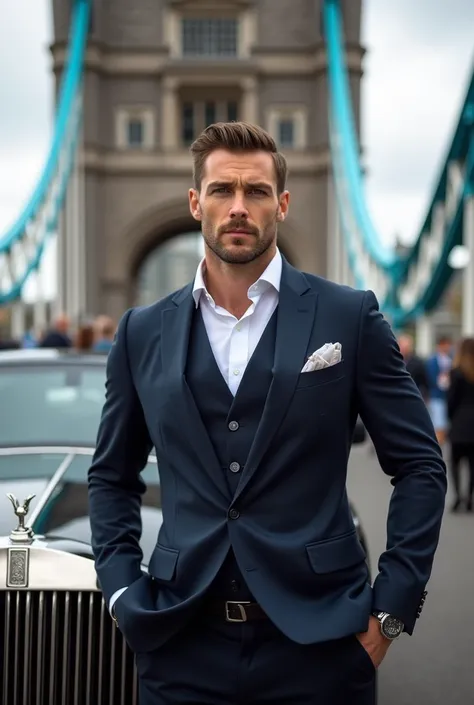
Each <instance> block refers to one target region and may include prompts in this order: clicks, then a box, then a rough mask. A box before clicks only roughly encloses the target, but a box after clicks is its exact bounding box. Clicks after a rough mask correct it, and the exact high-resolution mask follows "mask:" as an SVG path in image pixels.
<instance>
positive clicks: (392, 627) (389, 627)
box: [382, 615, 403, 639]
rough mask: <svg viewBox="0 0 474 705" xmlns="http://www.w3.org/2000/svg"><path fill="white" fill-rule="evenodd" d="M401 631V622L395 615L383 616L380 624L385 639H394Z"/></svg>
mask: <svg viewBox="0 0 474 705" xmlns="http://www.w3.org/2000/svg"><path fill="white" fill-rule="evenodd" d="M402 631H403V622H401V621H400V620H399V619H397V618H396V617H390V615H389V616H388V617H385V619H384V620H383V624H382V633H383V635H384V636H386V637H387V639H396V638H397V636H400V634H401V633H402Z"/></svg>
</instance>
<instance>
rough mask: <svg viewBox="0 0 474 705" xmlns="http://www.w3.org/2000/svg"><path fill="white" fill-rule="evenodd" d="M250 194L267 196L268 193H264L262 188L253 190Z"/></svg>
mask: <svg viewBox="0 0 474 705" xmlns="http://www.w3.org/2000/svg"><path fill="white" fill-rule="evenodd" d="M249 193H254V194H256V195H257V196H266V195H267V194H266V191H264V190H263V189H261V188H251V189H250V191H249Z"/></svg>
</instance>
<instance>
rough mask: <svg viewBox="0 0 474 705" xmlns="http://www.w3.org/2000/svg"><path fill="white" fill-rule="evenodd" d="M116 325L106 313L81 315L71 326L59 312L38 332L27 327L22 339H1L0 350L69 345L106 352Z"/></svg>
mask: <svg viewBox="0 0 474 705" xmlns="http://www.w3.org/2000/svg"><path fill="white" fill-rule="evenodd" d="M115 330H116V325H115V323H114V321H113V320H112V318H110V317H109V316H104V315H100V316H97V317H96V318H90V319H84V320H81V321H79V323H78V324H77V326H75V327H73V326H72V324H71V321H70V319H69V317H68V316H66V315H65V314H59V315H58V316H56V318H55V319H54V320H53V322H52V324H51V326H50V327H49V328H48V329H46V330H44V331H40V332H39V333H36V334H35V332H33V331H30V332H28V333H27V334H26V335H25V336H24V337H23V339H22V340H3V341H2V340H0V350H2V349H3V350H5V349H10V350H11V349H20V348H59V349H64V348H68V349H69V348H70V349H72V350H76V351H77V352H95V353H108V352H109V350H110V347H111V345H112V342H113V339H114V335H115Z"/></svg>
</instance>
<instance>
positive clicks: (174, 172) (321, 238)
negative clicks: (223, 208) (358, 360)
mask: <svg viewBox="0 0 474 705" xmlns="http://www.w3.org/2000/svg"><path fill="white" fill-rule="evenodd" d="M321 3H322V0H292V2H291V4H290V3H289V2H288V0H133V2H131V0H94V2H93V9H92V17H91V27H90V38H89V44H88V49H87V55H86V60H85V77H84V86H85V116H84V141H83V148H82V154H81V164H82V165H83V167H84V174H85V176H84V209H85V213H84V215H83V217H84V219H85V221H84V225H85V227H84V229H83V232H85V248H84V254H85V267H84V271H85V279H86V280H85V282H84V283H83V286H84V292H85V301H86V309H87V312H88V313H91V314H96V313H99V312H105V313H108V314H110V315H112V316H113V317H114V318H116V319H117V318H118V317H119V316H120V315H121V314H122V313H123V311H124V310H125V309H126V308H128V307H129V306H131V305H134V304H137V303H149V302H151V301H153V300H156V299H157V298H161V297H162V296H163V295H165V294H167V293H168V292H169V291H172V290H174V289H176V288H178V287H180V286H182V285H183V284H184V283H186V282H187V281H189V280H190V279H191V278H192V276H193V275H194V270H195V267H196V265H197V262H198V259H199V257H200V256H201V251H202V250H201V247H202V245H201V240H200V236H199V235H198V234H197V233H196V223H195V222H194V221H193V220H192V219H191V217H190V215H189V212H188V204H187V190H188V188H189V187H190V185H191V159H190V156H189V153H188V147H189V144H190V142H191V141H192V140H193V138H194V137H195V136H196V135H197V134H198V133H199V132H200V131H201V130H202V129H203V128H204V127H205V126H206V125H207V124H209V123H211V122H214V121H216V120H235V119H244V120H249V121H253V122H258V123H259V124H260V125H262V126H264V127H265V128H266V129H268V130H269V131H270V132H271V133H272V135H273V136H274V137H275V138H276V140H277V142H278V143H279V145H280V147H281V149H282V151H283V152H284V153H285V155H286V157H287V159H288V163H289V168H290V180H289V188H290V191H291V194H292V203H291V210H290V214H289V217H288V220H287V221H286V222H285V223H284V224H283V225H282V226H281V228H280V231H279V243H280V247H281V250H282V252H283V253H284V254H285V255H286V257H287V258H288V259H289V260H290V262H292V263H293V264H294V265H295V266H297V267H301V268H302V269H305V270H306V271H311V272H314V273H317V274H322V275H323V276H324V275H325V276H331V266H330V260H331V255H330V249H331V247H330V244H331V238H332V237H333V233H334V230H335V224H334V203H333V197H332V193H331V176H330V172H331V169H330V156H329V148H328V117H327V114H328V109H327V101H328V93H327V78H326V68H327V64H326V52H325V46H324V42H323V38H322V36H321V18H320V15H321ZM361 3H362V0H344V2H343V15H344V24H345V33H346V38H347V62H348V66H349V72H350V79H351V86H352V95H353V101H354V106H355V113H356V119H357V121H358V119H359V118H358V116H359V102H360V79H361V74H362V56H363V50H362V48H361V46H360V22H361ZM70 7H71V2H64V0H53V10H54V36H55V40H54V44H53V47H52V54H53V62H54V71H55V75H56V77H57V78H58V79H59V77H60V75H61V72H62V69H63V67H64V61H65V48H66V44H67V35H68V28H69V21H70V16H69V13H70ZM290 8H291V9H290Z"/></svg>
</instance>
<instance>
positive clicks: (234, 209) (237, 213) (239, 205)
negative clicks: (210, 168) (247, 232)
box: [229, 193, 249, 219]
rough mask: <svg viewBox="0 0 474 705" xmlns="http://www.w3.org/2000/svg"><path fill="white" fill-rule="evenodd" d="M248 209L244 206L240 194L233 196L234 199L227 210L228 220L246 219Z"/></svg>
mask: <svg viewBox="0 0 474 705" xmlns="http://www.w3.org/2000/svg"><path fill="white" fill-rule="evenodd" d="M248 214H249V212H248V209H247V206H246V205H245V201H244V198H243V196H242V195H241V194H239V193H236V194H235V196H234V199H233V201H232V205H231V207H230V210H229V216H230V218H234V219H237V218H243V219H245V218H248Z"/></svg>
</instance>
